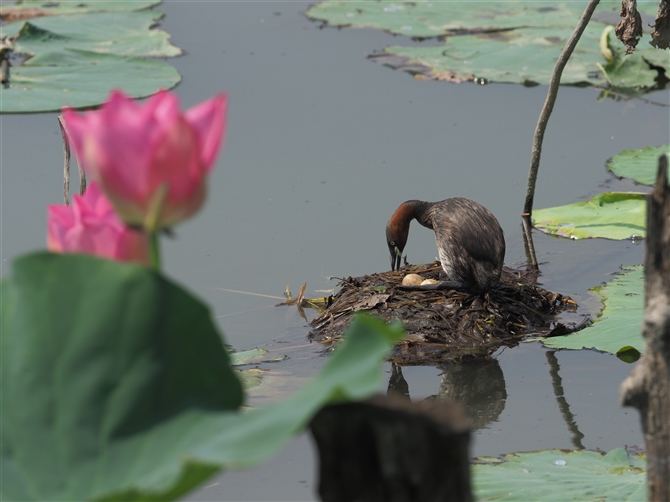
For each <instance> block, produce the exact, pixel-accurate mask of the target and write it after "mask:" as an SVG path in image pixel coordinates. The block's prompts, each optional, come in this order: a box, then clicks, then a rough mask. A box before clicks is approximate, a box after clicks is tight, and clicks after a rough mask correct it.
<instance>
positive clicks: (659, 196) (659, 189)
mask: <svg viewBox="0 0 670 502" xmlns="http://www.w3.org/2000/svg"><path fill="white" fill-rule="evenodd" d="M644 271H645V281H644V292H645V317H644V325H643V328H642V335H643V336H644V355H643V356H642V359H641V361H640V363H639V365H638V366H637V367H636V368H635V369H634V370H633V371H632V372H631V374H630V375H629V376H628V377H627V378H626V379H625V380H624V381H623V383H622V384H621V402H622V404H623V405H624V406H633V407H635V408H637V409H638V410H640V415H641V419H642V431H643V432H644V437H645V442H646V449H647V498H648V500H651V501H663V502H670V187H669V186H668V159H667V157H666V156H665V155H663V156H662V157H661V158H660V160H659V165H658V175H657V177H656V185H655V186H654V191H653V193H652V194H651V195H650V196H649V198H648V201H647V239H646V249H645V258H644Z"/></svg>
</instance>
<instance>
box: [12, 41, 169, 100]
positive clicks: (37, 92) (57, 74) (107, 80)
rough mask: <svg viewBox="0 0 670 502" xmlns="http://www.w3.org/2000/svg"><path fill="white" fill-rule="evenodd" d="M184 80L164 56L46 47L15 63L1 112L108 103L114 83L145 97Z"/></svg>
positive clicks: (133, 95) (130, 92)
mask: <svg viewBox="0 0 670 502" xmlns="http://www.w3.org/2000/svg"><path fill="white" fill-rule="evenodd" d="M180 80H181V76H180V75H179V72H177V70H176V69H175V68H174V67H172V66H170V65H169V64H167V63H165V62H163V61H158V60H153V59H144V58H137V57H125V56H117V55H114V54H99V53H96V52H90V51H82V50H77V49H65V50H63V51H60V52H45V53H41V54H39V55H37V56H35V57H33V58H31V59H29V60H28V61H26V62H25V63H24V64H23V65H21V66H17V67H14V68H12V70H11V85H10V87H9V89H2V90H0V92H1V93H2V100H0V105H1V106H2V109H1V110H0V111H1V112H3V113H25V112H35V111H58V110H60V109H61V108H62V107H63V106H70V107H72V108H84V107H90V106H95V105H98V104H100V103H101V102H103V101H104V100H105V99H106V98H107V95H108V94H109V92H110V90H112V89H114V88H121V89H123V90H124V92H126V93H127V94H128V95H130V96H132V97H136V98H140V97H145V96H150V95H151V94H153V93H155V92H157V91H158V90H160V89H169V88H171V87H174V86H175V85H177V84H178V83H179V81H180Z"/></svg>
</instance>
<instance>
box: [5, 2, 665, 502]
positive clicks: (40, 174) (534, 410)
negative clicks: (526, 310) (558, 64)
mask: <svg viewBox="0 0 670 502" xmlns="http://www.w3.org/2000/svg"><path fill="white" fill-rule="evenodd" d="M308 5H309V3H308V2H301V1H293V2H281V1H276V2H271V1H264V2H197V1H192V0H191V1H188V2H179V1H167V2H165V3H164V4H163V6H162V7H161V8H162V9H164V10H165V12H166V18H165V19H164V21H163V22H162V28H163V29H165V30H167V31H168V32H169V33H171V34H172V40H173V42H174V43H175V44H176V45H178V46H180V47H182V48H184V49H185V50H186V52H187V54H186V55H185V56H183V57H180V58H176V59H172V60H170V62H171V64H174V65H175V66H176V67H177V69H178V70H179V71H180V72H181V73H182V75H183V76H184V80H183V82H182V83H181V84H180V85H179V86H178V87H177V89H176V92H177V93H178V94H179V96H180V97H181V99H182V101H183V103H184V105H185V106H191V105H194V104H196V103H198V102H200V101H202V100H204V99H206V98H208V97H210V96H211V95H213V94H214V93H216V92H219V91H221V90H225V91H226V92H228V93H229V96H230V112H229V117H228V118H229V124H228V133H227V138H226V145H225V149H224V151H223V154H222V155H221V156H220V159H219V161H218V163H217V166H216V169H215V172H214V175H213V176H212V180H211V186H210V193H209V199H208V202H207V205H206V207H205V210H204V211H203V213H202V214H201V215H199V216H198V217H197V218H195V219H194V220H192V221H190V222H187V223H185V224H183V225H181V226H180V227H178V228H177V235H176V238H175V239H173V240H171V241H167V242H165V243H164V253H165V269H166V272H167V273H168V274H169V275H170V276H171V277H173V278H174V279H176V280H177V281H179V282H181V283H184V284H186V285H187V286H188V287H189V288H190V289H191V290H192V291H194V292H195V293H196V294H197V295H199V296H201V297H203V298H204V299H205V300H206V301H207V302H208V303H209V304H210V305H211V306H212V308H213V311H214V313H215V315H216V316H217V318H218V320H219V323H220V326H221V327H222V329H223V330H224V331H225V334H226V339H227V341H228V342H229V343H230V344H231V345H232V346H233V347H235V348H237V349H247V348H252V347H255V346H263V347H265V348H268V349H270V350H272V351H274V352H276V353H278V354H286V355H288V356H289V359H288V360H287V361H286V362H283V363H276V364H274V365H267V366H266V368H268V369H271V370H272V371H273V372H274V373H275V374H277V375H278V376H282V377H283V378H284V381H285V382H289V383H288V384H286V385H285V386H284V388H283V389H280V390H281V391H289V390H292V389H295V388H297V386H298V385H300V384H301V382H302V381H304V379H305V378H307V377H308V376H309V375H311V374H313V373H314V371H316V369H317V368H318V367H319V366H320V365H321V364H322V362H323V357H321V356H320V347H319V346H316V345H314V344H309V343H308V341H307V338H306V335H307V332H308V328H307V327H306V323H305V321H304V320H302V319H301V318H300V316H299V315H298V313H297V311H296V309H294V308H285V307H282V308H274V307H273V305H274V304H276V303H277V302H278V300H275V299H272V298H267V297H263V296H251V295H246V294H240V293H232V292H227V291H224V289H228V290H238V291H245V292H250V293H255V294H258V295H268V296H278V297H280V296H281V295H282V293H283V291H284V289H285V287H286V285H289V286H290V288H291V290H292V291H293V292H294V294H295V293H296V292H297V290H298V288H299V286H300V285H301V284H303V283H304V282H307V284H308V296H323V295H324V293H322V292H319V291H318V290H328V289H332V288H333V287H334V286H335V284H336V281H334V280H329V277H330V276H335V277H345V276H350V275H351V276H356V275H363V274H369V273H373V272H378V271H384V270H387V269H388V267H389V259H388V256H387V253H388V251H387V249H386V244H385V242H384V226H385V224H386V221H387V220H388V218H389V217H390V216H391V214H392V213H393V210H394V209H395V208H396V207H397V206H398V204H399V203H400V202H402V201H404V200H407V199H414V198H419V199H424V200H440V199H444V198H447V197H454V196H461V197H469V198H472V199H474V200H477V201H479V202H481V203H483V204H484V205H486V206H487V207H488V208H489V209H490V210H491V211H492V212H493V213H494V214H495V215H496V216H497V217H498V219H499V220H500V222H501V225H502V226H503V229H504V231H505V234H506V240H507V248H508V251H507V258H506V263H507V264H508V265H515V264H519V263H522V262H524V261H525V253H524V250H523V244H522V238H521V230H520V219H519V213H520V212H521V209H522V206H523V197H524V192H525V183H526V177H527V173H528V164H529V158H530V145H531V136H532V133H533V130H534V128H535V124H536V121H537V116H538V114H539V111H540V108H541V106H542V103H543V101H544V98H545V96H546V88H545V87H543V86H538V87H534V88H524V87H522V86H518V85H500V84H498V85H486V86H477V85H474V84H460V85H451V84H446V83H441V82H425V81H417V80H414V79H413V78H412V77H411V76H409V75H408V74H406V73H402V72H398V71H393V70H390V69H388V68H385V67H383V66H381V65H378V64H374V63H372V62H370V61H368V60H366V58H365V56H366V55H367V54H369V53H371V52H373V51H374V50H376V49H381V48H383V47H384V46H386V45H391V44H395V43H398V42H399V40H398V38H394V37H391V36H390V35H388V34H385V33H381V32H376V31H372V30H346V29H345V30H337V29H331V28H326V29H320V28H319V26H320V25H319V24H317V23H312V22H310V21H309V20H307V19H306V18H305V17H304V16H303V15H302V12H303V11H304V10H305V9H306V8H307V7H308ZM598 94H599V91H597V90H593V89H576V88H562V89H561V91H560V94H559V97H558V101H557V103H556V107H555V109H554V114H553V116H552V118H551V121H550V124H549V128H548V130H547V134H546V137H545V143H544V149H543V157H542V166H541V171H540V175H539V178H538V186H537V192H536V196H535V204H536V207H538V208H539V207H549V206H553V205H560V204H565V203H569V202H574V201H576V200H585V199H588V198H590V197H592V196H593V195H595V194H597V193H599V192H601V191H605V190H610V189H637V188H639V187H634V186H633V185H632V184H631V183H626V182H620V181H618V180H616V179H615V178H614V177H612V176H611V175H609V174H608V173H607V172H606V171H605V168H604V162H605V160H607V159H608V158H609V157H611V156H612V155H614V154H616V153H618V152H620V151H621V150H623V149H628V148H641V147H644V146H646V145H659V144H662V143H665V142H667V141H668V136H669V134H670V133H669V129H670V126H669V122H670V121H669V119H668V108H663V107H659V106H653V105H649V104H645V103H642V102H641V101H636V100H631V101H619V102H617V101H614V100H611V99H606V100H604V101H601V102H598V101H597V98H598ZM650 97H651V98H652V99H654V100H656V101H662V102H665V103H667V102H668V93H667V92H660V93H658V92H657V93H654V94H653V95H651V96H650ZM0 120H1V122H0V127H1V141H2V156H1V161H2V170H1V175H2V180H1V181H2V185H1V190H2V202H1V204H2V208H1V209H2V215H1V216H2V235H1V242H0V248H1V251H2V263H1V265H2V273H3V275H4V274H6V273H7V271H8V264H9V262H10V261H11V259H13V258H14V257H15V256H17V255H18V254H20V253H23V252H26V251H30V250H34V249H39V248H43V247H44V236H45V235H46V211H45V209H44V208H45V206H46V205H47V204H51V203H60V202H61V186H62V157H61V155H62V153H61V140H60V133H59V130H58V125H57V122H56V115H55V114H38V115H27V116H26V115H24V116H19V115H17V116H7V115H5V116H1V118H0ZM535 245H536V248H537V251H538V259H539V260H540V261H541V262H542V265H541V268H542V274H543V275H542V277H541V282H542V283H543V285H544V287H546V288H547V289H550V290H553V291H557V292H560V293H563V294H567V295H570V296H572V297H573V298H575V299H576V300H577V301H578V302H580V304H583V305H591V306H594V305H596V303H595V300H594V298H593V297H592V295H591V293H589V291H588V290H589V288H591V287H593V286H597V285H600V284H602V283H603V282H605V281H607V280H608V279H609V278H611V276H612V274H614V273H616V272H617V270H618V269H619V267H620V265H634V264H638V263H641V262H642V253H643V245H641V244H636V243H632V242H611V241H604V240H589V241H568V240H561V239H554V238H550V237H547V236H544V235H542V234H536V242H535ZM405 251H406V253H407V254H408V256H409V260H410V261H411V262H413V263H424V262H427V261H429V260H432V259H434V258H435V256H436V254H437V253H436V248H435V242H434V238H433V236H432V233H431V232H430V231H428V230H426V229H424V228H422V227H419V226H416V227H412V231H411V233H410V240H409V243H408V245H407V247H406V249H405ZM554 356H555V362H557V363H558V365H559V366H560V371H559V374H560V377H561V379H562V387H563V391H564V398H565V400H566V402H567V403H568V404H569V409H570V413H571V414H572V416H573V418H574V424H576V426H577V427H578V429H579V431H581V434H583V438H582V439H581V440H580V441H581V443H582V444H583V446H584V447H586V448H600V449H602V450H610V449H612V448H615V447H617V446H624V445H632V444H641V443H642V441H643V440H642V435H641V433H640V428H639V420H638V417H637V412H635V411H634V410H630V409H622V408H620V407H619V405H618V385H619V382H620V381H621V380H622V379H623V378H624V377H625V376H626V375H627V374H628V372H629V371H630V369H631V368H632V366H629V365H626V364H624V363H622V362H620V361H619V360H617V359H616V358H614V357H613V356H609V355H605V354H599V353H596V352H593V351H580V352H569V351H562V352H558V353H556V354H555V355H554ZM549 357H550V358H551V356H549ZM497 360H498V362H499V371H498V370H496V374H497V375H498V377H500V375H502V380H503V387H502V388H504V389H505V394H506V398H505V400H504V403H502V405H501V406H500V408H499V409H498V410H496V413H495V416H496V418H495V420H494V421H492V422H489V423H488V424H486V425H485V426H483V428H482V429H481V430H479V431H477V432H476V433H475V434H474V443H473V448H472V454H473V455H498V454H502V453H509V452H514V451H523V450H525V451H527V450H538V449H544V448H574V447H575V446H574V440H575V434H574V430H573V431H572V432H571V431H570V430H569V429H568V426H567V425H566V422H565V420H564V416H563V415H562V414H561V412H560V411H559V405H558V403H557V400H556V397H555V392H554V386H553V385H552V377H551V375H550V367H551V366H550V364H549V359H548V357H547V351H546V349H544V348H542V347H541V346H540V345H539V344H537V343H530V344H522V345H521V346H519V347H517V348H514V349H506V350H504V351H502V352H500V353H499V354H498V356H497ZM455 371H466V370H464V369H462V368H460V369H459V368H435V367H413V368H405V369H404V375H405V377H406V379H407V381H408V383H409V387H410V394H411V396H412V398H414V399H421V398H424V397H428V396H431V395H437V394H440V389H441V383H443V382H444V381H445V378H446V379H448V378H451V375H452V374H453V372H455ZM445 375H447V376H446V377H445ZM491 385H492V388H494V385H497V386H500V378H497V380H496V382H492V384H491ZM444 387H445V385H444V384H443V385H442V388H443V390H444ZM260 394H261V393H259V395H258V396H257V398H256V401H253V402H255V403H264V402H266V400H265V399H262V397H263V396H262V395H260ZM311 448H312V447H311V445H310V442H309V439H308V438H307V437H306V436H303V437H301V438H299V439H297V440H295V441H293V442H292V443H291V444H289V445H288V446H287V448H286V449H285V450H284V451H283V452H282V453H281V455H280V456H279V457H277V458H276V459H274V460H272V461H271V462H269V463H267V464H266V465H264V466H261V467H259V468H257V469H255V470H252V471H247V472H231V473H225V474H224V475H223V476H222V477H220V478H217V479H214V480H212V482H211V483H209V485H206V486H208V487H207V488H204V489H203V490H201V491H198V492H195V493H193V494H191V495H190V496H189V497H187V499H188V500H310V499H313V498H314V489H315V485H316V481H315V477H314V469H315V466H314V457H313V452H312V449H311Z"/></svg>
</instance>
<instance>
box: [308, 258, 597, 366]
mask: <svg viewBox="0 0 670 502" xmlns="http://www.w3.org/2000/svg"><path fill="white" fill-rule="evenodd" d="M407 273H415V274H419V275H420V276H422V277H423V278H426V279H428V278H432V279H437V280H440V279H441V278H442V279H443V278H444V272H442V268H441V266H440V264H439V263H438V262H434V263H430V264H428V265H419V266H413V267H404V268H403V269H402V270H400V271H396V272H384V273H379V274H372V275H366V276H363V277H355V278H352V277H349V278H347V279H344V280H342V281H341V282H340V283H339V284H338V286H339V287H340V288H341V289H340V290H339V292H338V293H337V294H336V295H334V296H333V297H332V302H331V303H330V304H329V306H328V308H327V309H326V310H325V311H324V312H323V313H322V314H321V315H320V316H318V317H317V318H315V319H314V320H312V321H311V325H312V330H311V332H310V335H309V336H310V338H311V339H313V340H316V341H318V342H320V343H324V344H330V343H333V342H336V341H337V340H338V339H339V338H340V337H341V336H342V334H343V333H344V332H345V331H346V329H347V326H348V325H349V322H350V321H351V317H352V315H353V314H354V312H357V311H359V310H366V311H370V312H372V313H373V314H375V315H377V316H378V317H380V318H382V319H384V320H385V321H389V322H390V321H395V320H401V321H402V322H403V324H404V325H405V328H406V329H407V337H406V339H405V340H404V341H403V342H401V343H400V344H398V345H397V346H396V347H395V350H394V352H393V354H392V356H391V360H392V361H394V362H398V363H401V364H403V363H405V364H407V363H413V364H420V363H431V362H440V361H449V362H454V361H458V360H461V359H463V358H464V357H476V358H488V357H490V355H491V354H492V353H493V352H494V351H495V350H496V349H498V348H499V347H501V346H502V345H516V343H518V341H519V340H520V339H522V338H524V337H525V336H527V335H536V336H537V335H539V336H552V335H554V334H565V333H568V332H571V331H576V330H577V329H581V328H582V327H583V326H584V325H586V322H584V323H582V324H581V325H580V326H577V327H572V328H567V327H565V326H564V325H563V324H560V323H558V320H557V318H556V314H558V313H560V312H562V311H564V310H568V309H569V310H572V311H574V310H575V309H576V306H577V304H576V303H575V302H574V301H573V300H571V299H570V298H569V297H566V296H563V295H561V294H559V293H551V292H549V291H547V290H545V289H542V288H540V287H537V286H536V285H535V282H536V279H537V271H534V270H524V269H520V270H515V269H511V268H508V267H505V268H504V269H503V274H502V278H501V280H500V284H499V285H498V286H497V287H496V288H494V289H493V290H491V291H489V292H487V293H485V294H483V295H475V294H472V293H466V292H463V291H449V290H433V291H412V290H403V289H400V288H398V286H399V285H400V284H401V282H402V278H403V276H404V275H405V274H407Z"/></svg>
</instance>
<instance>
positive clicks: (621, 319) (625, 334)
mask: <svg viewBox="0 0 670 502" xmlns="http://www.w3.org/2000/svg"><path fill="white" fill-rule="evenodd" d="M623 270H624V273H622V274H619V275H617V276H615V277H614V278H613V279H612V280H611V281H609V282H608V283H607V284H606V285H605V286H603V287H598V288H594V289H595V291H596V293H598V294H599V295H600V296H601V298H602V301H603V310H602V312H601V313H600V316H599V317H598V318H597V319H595V322H594V323H593V324H592V325H591V326H589V327H587V328H585V329H583V330H581V331H579V332H577V333H573V334H570V335H564V336H555V337H552V338H546V339H543V342H544V344H545V345H546V346H547V347H553V348H557V349H596V350H601V351H603V352H610V353H611V354H617V353H618V352H619V351H620V350H621V349H622V348H624V347H634V348H635V349H636V350H637V351H639V352H642V349H643V347H644V340H643V338H642V321H643V319H644V270H643V267H642V266H641V265H640V266H637V267H624V268H623Z"/></svg>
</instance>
